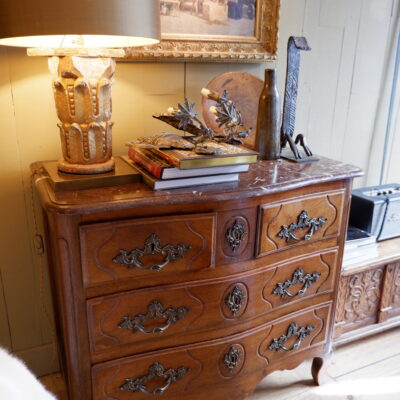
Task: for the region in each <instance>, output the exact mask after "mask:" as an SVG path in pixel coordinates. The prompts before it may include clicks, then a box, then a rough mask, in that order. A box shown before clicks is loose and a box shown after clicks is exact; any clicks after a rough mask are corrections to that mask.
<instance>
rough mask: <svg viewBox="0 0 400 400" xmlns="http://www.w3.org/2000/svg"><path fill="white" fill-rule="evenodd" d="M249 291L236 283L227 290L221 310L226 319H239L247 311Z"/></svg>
mask: <svg viewBox="0 0 400 400" xmlns="http://www.w3.org/2000/svg"><path fill="white" fill-rule="evenodd" d="M248 297H249V296H248V289H247V287H246V285H244V284H243V283H240V282H239V283H234V284H232V285H230V286H229V287H228V289H227V290H225V292H224V294H223V295H222V299H221V309H222V312H223V314H224V316H225V317H226V318H229V319H234V318H239V317H240V316H241V315H242V314H243V313H244V312H245V310H246V307H247V302H248Z"/></svg>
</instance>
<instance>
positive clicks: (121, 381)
mask: <svg viewBox="0 0 400 400" xmlns="http://www.w3.org/2000/svg"><path fill="white" fill-rule="evenodd" d="M329 321H330V304H329V303H328V304H323V305H320V306H318V307H316V308H314V309H308V310H304V311H302V312H301V313H297V314H291V315H289V316H287V317H285V318H284V319H281V320H278V321H276V322H273V323H269V324H265V325H262V326H260V327H257V328H256V329H253V330H251V331H248V332H246V333H244V334H239V335H235V336H229V337H225V338H222V339H218V340H213V341H212V342H203V343H199V344H195V345H189V346H184V347H180V348H179V349H178V348H175V349H169V350H164V351H159V352H153V353H151V354H144V355H140V356H134V357H128V358H124V359H118V360H113V361H110V362H107V363H103V364H98V365H95V366H94V367H93V368H92V384H93V399H94V400H106V399H107V400H108V399H111V398H112V399H117V400H124V399H132V398H135V399H139V400H140V399H148V398H149V394H156V393H158V394H160V393H163V399H166V400H168V399H174V400H175V399H177V398H179V399H186V400H189V399H193V400H194V399H205V398H207V395H208V396H209V390H210V388H212V390H213V395H214V398H226V397H224V396H223V393H224V390H223V388H224V386H225V387H226V385H228V386H229V387H230V388H231V392H232V384H235V383H236V382H241V378H244V377H245V376H248V375H249V374H253V373H255V372H257V371H263V370H264V369H265V368H266V367H267V366H270V365H271V364H272V363H273V362H275V361H280V360H282V359H284V358H287V357H289V356H291V355H294V354H297V353H299V352H301V351H302V350H306V349H309V348H311V347H313V346H316V345H319V344H322V343H323V342H324V341H325V340H326V333H327V328H328V326H329ZM241 389H242V390H244V391H246V389H245V388H243V387H242V388H241ZM251 389H252V388H251ZM225 393H226V392H225ZM216 394H220V397H215V396H216ZM243 397H244V396H242V397H240V398H243Z"/></svg>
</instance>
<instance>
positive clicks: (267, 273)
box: [87, 250, 337, 361]
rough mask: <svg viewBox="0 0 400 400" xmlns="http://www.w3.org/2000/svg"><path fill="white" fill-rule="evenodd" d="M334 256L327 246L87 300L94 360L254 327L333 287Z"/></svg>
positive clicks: (194, 340)
mask: <svg viewBox="0 0 400 400" xmlns="http://www.w3.org/2000/svg"><path fill="white" fill-rule="evenodd" d="M336 259H337V251H336V250H331V251H326V252H324V253H322V254H316V255H313V256H309V257H306V258H304V259H297V260H295V261H292V262H289V263H286V264H283V265H276V266H274V267H268V268H264V269H262V270H259V271H257V272H254V273H252V274H246V275H243V274H239V275H236V276H232V277H230V278H229V279H227V278H224V279H219V280H218V281H217V283H214V282H213V284H211V283H207V284H204V283H199V282H197V283H196V282H195V283H191V284H185V285H175V286H174V287H170V288H154V289H146V290H135V291H131V292H126V293H121V294H118V295H111V296H105V297H101V298H95V299H91V300H89V301H88V302H87V310H88V311H87V313H88V323H89V335H90V342H91V352H92V354H93V358H94V360H97V361H104V360H106V359H111V358H114V357H121V356H124V355H125V354H138V353H143V352H145V351H149V350H155V349H160V348H166V347H170V346H177V345H182V344H188V343H193V342H198V341H204V340H208V339H212V338H215V337H218V336H220V335H231V334H234V333H237V332H239V331H241V330H243V323H248V326H249V327H254V326H255V325H256V323H257V318H259V317H260V316H262V315H265V314H266V313H268V312H270V311H272V310H274V309H277V308H279V307H281V306H285V305H287V304H290V303H294V302H296V301H299V300H303V299H307V298H310V297H312V296H315V294H321V293H326V292H329V291H332V290H333V280H334V276H335V268H336ZM275 318H276V317H275ZM252 321H253V322H252ZM258 323H259V322H258Z"/></svg>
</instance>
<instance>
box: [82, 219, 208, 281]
mask: <svg viewBox="0 0 400 400" xmlns="http://www.w3.org/2000/svg"><path fill="white" fill-rule="evenodd" d="M214 226H215V215H214V214H201V215H185V216H176V217H160V218H146V219H140V220H130V221H123V222H109V223H103V224H93V225H83V226H82V227H80V240H81V258H82V268H83V281H84V286H85V287H86V288H88V287H93V286H97V285H101V284H107V283H110V282H118V281H120V280H127V279H135V278H148V279H149V280H150V281H151V279H152V278H154V277H155V276H156V277H157V279H158V281H161V282H163V283H164V282H174V277H175V276H176V274H177V273H179V274H181V273H184V272H186V271H190V272H192V271H196V270H200V269H207V268H210V267H212V266H213V264H214V256H213V248H214V236H215V235H214Z"/></svg>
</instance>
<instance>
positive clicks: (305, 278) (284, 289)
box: [272, 268, 321, 298]
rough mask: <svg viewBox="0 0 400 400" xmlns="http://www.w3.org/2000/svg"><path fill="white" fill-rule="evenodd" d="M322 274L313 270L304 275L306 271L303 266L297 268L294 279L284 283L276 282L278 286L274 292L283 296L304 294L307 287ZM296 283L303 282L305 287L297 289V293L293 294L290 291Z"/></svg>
mask: <svg viewBox="0 0 400 400" xmlns="http://www.w3.org/2000/svg"><path fill="white" fill-rule="evenodd" d="M320 276H321V274H319V273H318V272H313V273H312V274H306V275H304V271H303V270H302V269H301V268H297V269H296V271H294V273H293V276H292V279H291V280H287V281H285V282H284V283H281V282H278V283H277V284H276V288H275V289H274V291H273V292H272V293H274V294H277V295H280V296H281V297H282V298H284V297H285V296H289V297H295V296H303V295H304V294H305V293H306V292H307V289H308V288H309V287H310V286H311V285H312V284H313V283H315V282H316V281H317V279H318V278H319V277H320ZM296 283H303V287H302V288H301V289H300V290H298V291H297V293H295V294H293V293H291V292H290V290H289V288H290V287H291V286H293V285H295V284H296Z"/></svg>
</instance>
